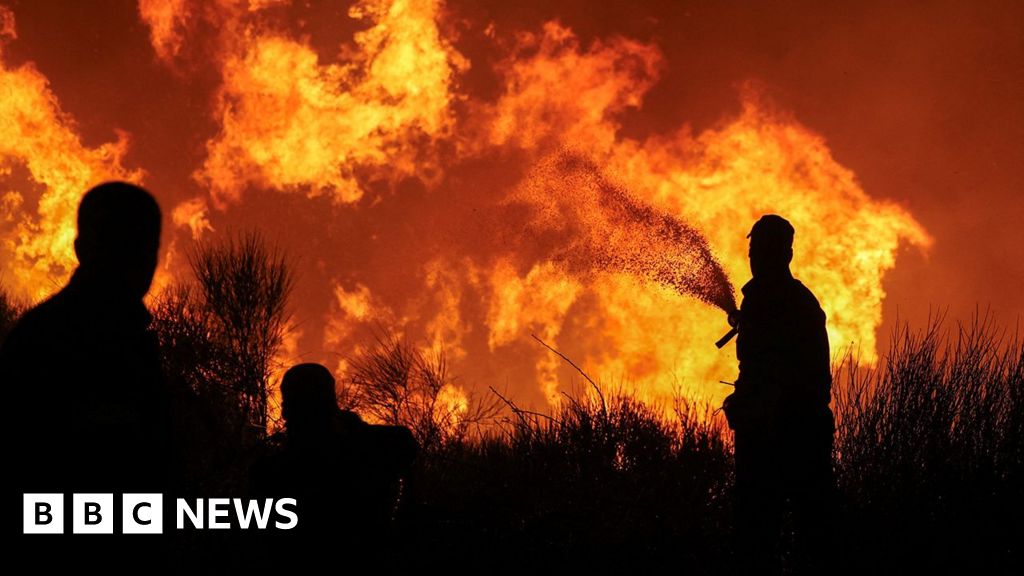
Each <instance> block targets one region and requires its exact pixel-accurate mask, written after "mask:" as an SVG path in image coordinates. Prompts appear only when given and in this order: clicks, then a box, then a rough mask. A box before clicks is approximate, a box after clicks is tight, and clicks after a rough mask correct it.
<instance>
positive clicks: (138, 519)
mask: <svg viewBox="0 0 1024 576" xmlns="http://www.w3.org/2000/svg"><path fill="white" fill-rule="evenodd" d="M295 506H296V501H295V499H294V498H281V499H278V500H274V499H271V498H265V499H263V500H242V499H241V498H197V499H196V500H195V503H194V504H191V503H189V501H188V500H186V499H184V498H178V499H177V500H175V505H174V508H175V528H176V529H178V530H186V529H189V528H191V529H198V530H203V529H213V530H218V529H219V530H226V529H232V528H236V527H237V528H239V529H242V530H248V529H257V530H267V529H271V528H273V529H276V530H290V529H292V528H295V526H296V525H297V524H298V523H299V516H298V514H297V513H296V511H295ZM163 511H164V496H163V494H122V495H121V514H120V516H121V532H120V533H121V534H163V531H164V515H163ZM232 512H233V513H234V520H235V522H234V523H233V522H232ZM64 513H65V510H64V494H25V495H24V501H23V505H22V515H23V518H24V523H23V529H22V533H24V534H63V533H64V529H65V514H64ZM115 514H116V512H115V510H114V495H113V494H72V495H71V533H72V534H113V533H114V520H115V518H114V516H115ZM272 519H273V522H271V520H272Z"/></svg>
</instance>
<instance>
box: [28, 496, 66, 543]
mask: <svg viewBox="0 0 1024 576" xmlns="http://www.w3.org/2000/svg"><path fill="white" fill-rule="evenodd" d="M22 515H23V518H24V526H23V528H22V531H23V532H24V533H25V534H63V533H64V495H63V494H25V496H24V500H23V504H22Z"/></svg>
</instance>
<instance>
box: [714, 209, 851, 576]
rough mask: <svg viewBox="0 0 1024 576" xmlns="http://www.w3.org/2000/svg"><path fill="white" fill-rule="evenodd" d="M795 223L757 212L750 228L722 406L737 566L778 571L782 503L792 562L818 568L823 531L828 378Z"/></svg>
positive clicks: (829, 428)
mask: <svg viewBox="0 0 1024 576" xmlns="http://www.w3.org/2000/svg"><path fill="white" fill-rule="evenodd" d="M793 233H794V230H793V227H792V226H791V225H790V223H789V222H787V221H786V220H785V219H783V218H781V217H779V216H776V215H767V216H763V217H762V218H761V219H760V220H758V221H757V222H756V223H755V224H754V227H753V229H752V230H751V231H750V234H749V235H748V238H750V252H749V255H750V271H751V273H752V275H753V278H752V279H751V280H750V281H749V282H748V283H747V284H746V285H745V286H744V287H743V303H742V305H741V307H740V312H739V318H738V322H739V324H738V328H739V336H738V340H737V343H736V356H737V358H738V359H739V370H740V374H739V378H738V380H737V381H736V391H735V393H734V394H732V395H731V396H730V397H729V398H727V399H726V404H725V406H724V408H725V412H726V416H727V417H728V419H729V425H730V427H731V428H733V429H734V430H735V456H736V513H737V517H736V523H737V536H738V545H739V552H740V555H741V560H742V561H743V565H744V570H745V573H749V574H775V573H779V572H780V571H781V560H780V551H779V544H780V532H781V530H782V521H783V510H784V504H785V502H786V501H787V500H788V501H789V502H790V504H791V505H792V510H793V518H794V524H795V525H794V529H795V536H796V540H797V541H796V546H797V549H796V556H797V558H796V562H795V568H796V569H797V570H798V571H804V572H806V573H819V572H821V571H823V570H825V569H827V568H828V567H827V566H825V562H824V555H825V554H826V552H827V547H828V538H829V536H830V533H831V526H830V522H829V516H830V514H831V508H832V502H831V494H832V490H833V477H832V436H833V433H834V424H833V417H832V412H831V410H830V409H829V401H830V398H831V384H832V376H831V370H830V366H829V361H830V358H829V345H828V335H827V333H826V331H825V313H824V312H823V311H822V310H821V307H820V306H819V305H818V301H817V299H816V298H815V297H814V295H813V294H812V293H811V291H810V290H808V289H807V288H806V287H805V286H804V285H803V284H801V283H800V281H798V280H796V279H795V278H793V276H792V274H791V273H790V270H789V263H790V261H791V260H792V258H793Z"/></svg>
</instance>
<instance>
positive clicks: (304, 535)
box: [252, 364, 418, 567]
mask: <svg viewBox="0 0 1024 576" xmlns="http://www.w3.org/2000/svg"><path fill="white" fill-rule="evenodd" d="M334 384H335V382H334V377H333V376H332V375H331V373H330V371H329V370H328V369H327V368H325V367H323V366H321V365H320V364H299V365H297V366H293V367H292V368H290V369H289V370H288V371H287V372H286V373H285V375H284V378H283V379H282V382H281V398H282V414H281V415H282V417H283V418H284V420H285V430H284V432H282V433H279V434H277V435H275V436H274V437H273V438H271V446H270V450H269V452H268V454H267V455H265V456H264V457H263V458H261V459H260V460H259V461H258V462H257V463H256V464H255V465H254V467H253V471H252V482H253V490H254V492H256V494H257V495H261V496H266V497H293V498H295V499H296V500H297V511H298V516H299V524H298V526H297V527H296V528H295V535H296V536H298V538H294V539H293V540H292V550H291V552H292V553H297V554H302V557H301V561H302V562H308V563H310V564H314V563H316V562H320V561H321V560H323V559H324V558H327V559H336V558H337V557H339V553H340V552H343V553H344V556H345V557H347V558H353V557H365V558H367V559H370V560H372V561H374V562H376V563H377V564H376V565H377V566H378V567H386V566H387V564H386V563H385V564H383V565H382V564H380V562H386V561H387V557H388V556H390V555H391V554H390V553H392V552H394V550H392V548H393V547H394V546H393V541H392V538H393V535H392V534H391V530H390V525H391V521H392V518H393V516H394V513H395V511H396V508H397V506H398V505H399V498H400V497H401V496H402V490H401V488H402V484H401V483H402V481H403V479H406V478H408V476H409V473H410V471H411V467H412V463H413V459H414V458H415V456H416V452H417V450H418V446H417V443H416V441H415V440H414V439H413V437H412V434H411V433H410V431H409V429H408V428H405V427H403V426H377V425H370V424H367V423H366V422H364V421H363V420H362V419H361V418H360V417H359V416H358V415H357V414H356V413H355V412H351V411H348V410H341V409H340V408H339V407H338V405H337V400H336V397H335V389H334ZM327 542H330V543H331V545H330V546H327V547H324V546H322V544H323V543H327ZM385 552H387V553H388V554H384V553H385ZM297 559H298V558H297Z"/></svg>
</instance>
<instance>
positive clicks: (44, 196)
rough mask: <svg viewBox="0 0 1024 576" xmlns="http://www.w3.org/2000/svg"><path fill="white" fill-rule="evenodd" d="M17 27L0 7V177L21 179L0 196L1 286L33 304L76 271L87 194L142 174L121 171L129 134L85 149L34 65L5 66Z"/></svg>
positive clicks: (12, 17) (122, 134)
mask: <svg viewBox="0 0 1024 576" xmlns="http://www.w3.org/2000/svg"><path fill="white" fill-rule="evenodd" d="M14 24H15V23H14V15H13V14H12V13H11V11H10V10H9V9H7V8H4V7H0V86H3V91H2V95H0V176H5V177H13V176H15V175H17V176H18V177H17V178H12V179H13V180H16V181H17V182H18V184H17V185H16V187H13V188H12V189H9V190H7V191H6V192H3V194H2V195H0V210H2V213H0V216H2V221H0V226H2V228H0V237H2V238H3V244H2V245H0V254H3V257H4V258H3V259H4V262H5V265H4V270H5V272H6V273H8V274H10V276H6V277H5V278H3V280H4V283H5V285H7V286H8V287H9V288H10V289H11V290H12V291H13V292H14V293H15V294H16V295H18V296H20V297H23V298H27V299H29V300H30V301H34V300H39V299H41V298H43V297H45V296H47V295H49V294H50V293H51V292H53V291H54V290H55V289H56V288H59V287H60V286H61V285H62V284H63V283H64V282H65V281H66V280H67V278H68V276H69V275H70V274H71V272H72V270H74V268H75V266H76V265H77V262H78V261H77V258H76V257H75V253H74V246H73V244H74V240H75V218H76V214H77V210H78V202H79V200H81V198H82V196H83V195H84V194H85V192H86V190H88V189H89V188H90V187H91V186H93V185H95V184H98V183H99V182H101V181H103V180H108V179H112V178H121V179H129V180H136V181H137V180H139V179H140V178H141V172H138V171H129V170H126V169H125V168H123V167H122V166H121V158H122V157H123V156H124V153H125V151H126V150H127V147H128V136H127V134H125V133H123V132H118V133H117V140H116V141H115V142H111V143H107V144H102V145H100V146H98V147H96V148H89V147H87V146H84V145H83V144H82V142H81V139H80V137H79V135H78V133H77V129H76V126H75V122H74V120H73V119H72V118H70V117H69V116H68V115H67V114H65V113H64V112H63V111H62V110H61V108H60V103H59V102H58V101H57V97H56V96H54V94H53V93H52V92H51V91H50V87H49V84H48V82H47V80H46V78H45V77H44V76H43V75H42V74H40V73H39V71H38V70H36V69H35V67H33V66H32V65H31V64H26V65H23V66H20V67H18V68H13V69H12V68H9V67H8V66H7V64H6V62H5V61H4V45H5V43H6V42H7V41H8V40H10V39H14V38H16V37H17V35H16V32H15V25H14ZM5 179H7V178H5Z"/></svg>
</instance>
